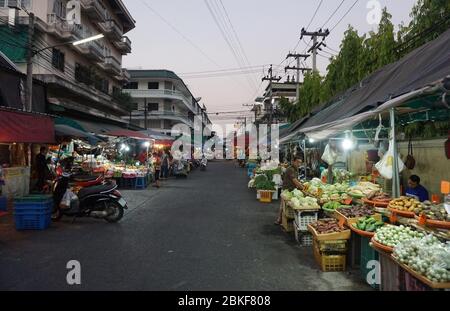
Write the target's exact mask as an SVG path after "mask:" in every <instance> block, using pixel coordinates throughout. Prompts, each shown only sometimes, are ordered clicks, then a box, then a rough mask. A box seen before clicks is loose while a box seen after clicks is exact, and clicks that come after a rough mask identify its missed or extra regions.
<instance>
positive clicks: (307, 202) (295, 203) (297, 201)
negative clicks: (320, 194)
mask: <svg viewBox="0 0 450 311" xmlns="http://www.w3.org/2000/svg"><path fill="white" fill-rule="evenodd" d="M281 197H282V198H283V200H285V201H286V202H287V203H288V204H289V206H290V207H292V208H293V209H319V208H320V206H319V204H318V203H317V199H315V198H313V197H305V195H304V194H303V192H301V191H300V190H298V189H295V190H293V191H289V190H284V191H283V192H282V193H281Z"/></svg>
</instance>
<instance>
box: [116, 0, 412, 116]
mask: <svg viewBox="0 0 450 311" xmlns="http://www.w3.org/2000/svg"><path fill="white" fill-rule="evenodd" d="M123 1H124V3H125V4H126V6H127V7H128V9H129V10H130V12H131V14H132V15H133V17H134V19H135V20H136V28H135V29H134V30H133V31H131V32H130V33H128V34H127V36H128V37H129V38H130V39H131V40H132V46H133V52H132V54H130V55H129V56H127V57H125V58H124V67H127V68H131V69H168V70H172V71H174V72H175V73H177V74H178V75H179V76H180V77H182V78H183V79H184V81H185V83H186V84H187V85H188V86H189V88H190V90H191V92H192V93H193V94H194V96H195V97H202V101H201V104H205V105H206V107H207V109H208V111H209V112H223V111H242V110H249V109H250V108H249V107H244V106H243V104H252V103H253V100H254V99H255V98H256V97H257V96H260V95H262V93H263V89H264V88H265V87H266V85H267V82H265V83H261V78H262V77H263V68H264V69H265V70H267V68H268V66H269V64H274V66H276V65H279V64H280V63H281V62H282V61H283V60H284V59H285V57H286V55H287V53H288V52H289V51H290V50H291V51H292V50H293V48H294V47H295V46H296V44H297V42H298V41H299V37H300V30H301V29H302V27H305V28H306V26H307V25H308V23H309V22H310V21H311V18H312V17H313V15H314V12H315V11H316V9H317V7H318V4H319V2H320V1H319V0H301V1H300V0H297V1H295V0H277V1H273V0H272V1H271V0H222V3H223V5H224V7H225V9H226V12H227V13H228V16H229V19H230V21H231V24H232V28H231V27H229V28H227V29H226V33H229V34H231V35H232V34H233V32H232V31H233V28H234V31H235V32H236V34H237V36H238V38H239V41H240V42H241V44H242V47H243V50H244V52H245V55H246V56H247V59H248V62H247V61H246V60H245V58H244V57H242V59H243V60H242V66H245V67H248V66H249V64H250V65H251V66H252V68H251V71H252V72H251V73H250V74H247V75H228V76H221V77H211V76H207V77H203V78H192V74H191V75H190V76H189V75H186V73H193V72H205V71H214V70H223V69H233V68H239V65H238V63H237V61H236V60H235V58H234V56H233V53H232V52H231V49H230V48H229V47H228V45H227V43H226V41H225V39H224V37H223V36H222V34H221V32H220V30H219V28H218V27H217V25H216V23H215V22H214V19H213V17H212V15H211V13H210V11H209V10H208V6H207V4H206V2H205V1H204V0H189V1H186V0H123ZM341 2H342V0H325V1H323V3H322V5H321V7H320V8H319V10H318V11H317V14H316V16H315V18H314V19H313V21H312V23H311V26H310V27H309V28H308V30H309V31H314V30H316V29H319V28H320V27H322V26H323V25H324V23H325V22H326V21H327V19H328V18H329V17H330V16H331V14H332V13H333V12H334V11H335V10H336V9H337V8H338V6H339V5H340V4H341ZM354 2H355V1H354V0H346V1H344V2H343V4H342V5H341V7H340V8H339V10H337V12H336V13H335V15H334V16H333V17H332V18H331V19H330V20H329V22H328V23H326V25H325V27H324V29H325V28H329V29H330V30H331V28H333V27H334V26H335V25H336V24H337V23H338V22H339V20H340V19H341V18H342V17H343V16H344V14H346V12H347V11H348V10H349V9H350V7H351V6H352V5H353V4H354ZM415 2H416V0H401V1H398V0H390V1H386V0H385V1H379V3H380V4H381V6H383V7H384V6H387V8H388V11H389V12H390V13H391V14H392V15H393V22H394V24H395V25H398V24H400V23H401V22H402V21H403V22H405V23H408V22H409V21H410V17H409V13H410V11H411V8H412V6H413V5H414V3H415ZM208 3H209V5H210V6H211V9H212V10H214V9H218V8H222V7H221V4H220V1H219V0H214V1H212V0H208ZM215 3H216V4H217V6H215V5H216V4H215ZM368 3H370V1H368V0H360V1H358V2H357V3H356V5H355V6H354V7H353V9H352V10H351V11H349V13H348V15H347V16H346V17H345V18H344V19H343V20H342V21H341V22H340V23H339V24H338V25H337V27H336V28H335V29H334V30H333V31H332V32H331V34H330V36H329V37H328V38H327V39H326V43H327V45H328V46H329V47H330V48H331V49H333V50H338V49H339V44H340V41H341V39H342V37H343V33H344V31H345V30H346V28H347V27H348V25H349V24H351V25H353V26H354V27H355V28H356V29H357V30H358V32H359V33H360V34H363V33H365V32H367V31H369V30H371V29H374V28H373V26H372V25H370V24H369V23H368V22H367V15H368V13H369V11H370V9H368V8H366V6H367V4H368ZM152 9H153V10H154V11H156V12H157V13H158V14H159V16H158V15H157V14H155V13H154V11H152ZM222 12H223V11H222ZM226 18H227V17H226V15H223V20H224V21H226ZM163 19H165V20H166V21H167V22H168V23H169V24H170V25H172V27H171V26H169V25H168V24H167V23H166V22H164V21H163ZM305 40H306V43H308V42H309V38H306V39H305ZM235 42H236V44H237V40H235ZM306 43H305V42H303V41H302V42H300V44H299V46H298V48H297V52H304V51H305V47H306ZM333 50H329V49H328V50H327V51H328V52H325V51H324V52H321V54H322V55H323V56H318V68H319V70H320V72H321V73H322V74H325V73H326V67H327V65H328V62H329V61H328V59H327V58H326V57H325V56H327V57H330V54H328V53H331V54H335V52H333ZM286 64H287V63H282V64H281V66H280V67H279V71H278V72H275V73H276V74H277V75H281V76H284V75H285V73H284V66H285V65H286ZM305 65H307V66H308V67H311V66H312V64H311V58H309V59H308V60H307V61H306V64H305ZM253 66H258V67H256V68H253ZM242 115H248V116H251V113H249V114H242ZM229 117H231V118H233V119H234V118H235V115H229ZM223 118H224V117H223V116H222V117H220V118H217V117H214V116H211V119H212V121H213V122H216V123H224V122H227V123H234V121H235V120H223Z"/></svg>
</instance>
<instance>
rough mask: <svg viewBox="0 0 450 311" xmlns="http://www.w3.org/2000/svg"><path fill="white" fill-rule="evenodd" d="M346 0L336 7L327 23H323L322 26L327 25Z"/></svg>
mask: <svg viewBox="0 0 450 311" xmlns="http://www.w3.org/2000/svg"><path fill="white" fill-rule="evenodd" d="M344 2H345V0H342V1H341V3H340V4H339V5H338V7H337V8H336V10H334V12H333V13H332V14H331V15H330V17H328V19H327V20H326V22H325V23H323V25H322V28H324V27H325V25H326V24H327V23H328V22H329V21H330V20H331V19H332V18H333V16H334V15H335V14H336V12H337V11H338V10H339V9H340V7H341V6H342V5H343V4H344Z"/></svg>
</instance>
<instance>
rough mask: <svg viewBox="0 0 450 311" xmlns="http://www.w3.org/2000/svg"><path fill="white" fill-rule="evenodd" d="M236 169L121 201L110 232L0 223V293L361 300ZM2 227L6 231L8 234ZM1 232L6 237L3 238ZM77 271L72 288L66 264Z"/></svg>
mask: <svg viewBox="0 0 450 311" xmlns="http://www.w3.org/2000/svg"><path fill="white" fill-rule="evenodd" d="M245 173H246V172H245V170H243V169H240V168H237V167H236V164H235V162H231V161H230V162H220V161H217V162H212V163H210V165H209V167H208V170H207V171H206V172H201V171H199V170H197V171H194V172H192V173H191V174H190V175H189V177H188V180H184V179H179V180H177V179H170V180H168V181H165V182H163V187H162V188H161V189H155V188H149V190H144V191H124V195H125V197H126V198H127V200H128V201H129V204H130V210H128V212H127V213H126V216H125V217H124V219H123V220H122V221H121V222H120V223H119V224H117V225H114V224H108V223H106V222H104V221H100V220H98V221H97V220H92V219H78V220H77V221H76V223H75V224H71V223H70V220H69V219H67V218H66V219H64V221H63V223H60V224H56V225H55V224H53V225H52V227H51V228H50V229H49V230H45V231H35V232H17V231H15V230H14V228H13V226H11V225H5V224H4V221H2V223H0V231H2V234H1V235H0V267H1V268H0V269H1V273H0V274H1V278H0V290H183V291H184V290H369V289H370V288H369V287H368V286H367V285H364V284H363V282H362V280H361V279H360V277H359V274H358V273H359V272H358V271H355V272H354V273H350V272H346V273H322V272H320V271H319V269H318V266H317V264H316V263H315V261H314V256H313V255H312V248H311V247H306V248H301V247H300V246H298V245H297V244H296V242H295V239H294V237H293V234H286V233H284V232H282V230H281V228H280V227H277V226H275V225H274V224H273V222H274V220H275V218H276V213H277V208H278V204H279V201H277V202H276V203H273V204H269V205H262V204H261V203H259V202H258V201H257V200H256V199H255V192H254V191H250V190H248V189H247V183H248V179H247V177H246V174H245ZM10 227H11V228H10ZM9 228H10V229H9ZM70 260H78V261H79V262H80V263H81V281H82V285H80V286H69V285H67V283H66V274H67V272H68V270H67V269H66V264H67V262H68V261H70Z"/></svg>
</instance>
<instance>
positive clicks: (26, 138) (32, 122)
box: [0, 110, 55, 143]
mask: <svg viewBox="0 0 450 311" xmlns="http://www.w3.org/2000/svg"><path fill="white" fill-rule="evenodd" d="M0 142H1V143H54V142H55V126H54V123H53V119H52V118H51V117H48V116H42V115H37V114H32V113H26V112H12V111H5V110H0Z"/></svg>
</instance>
